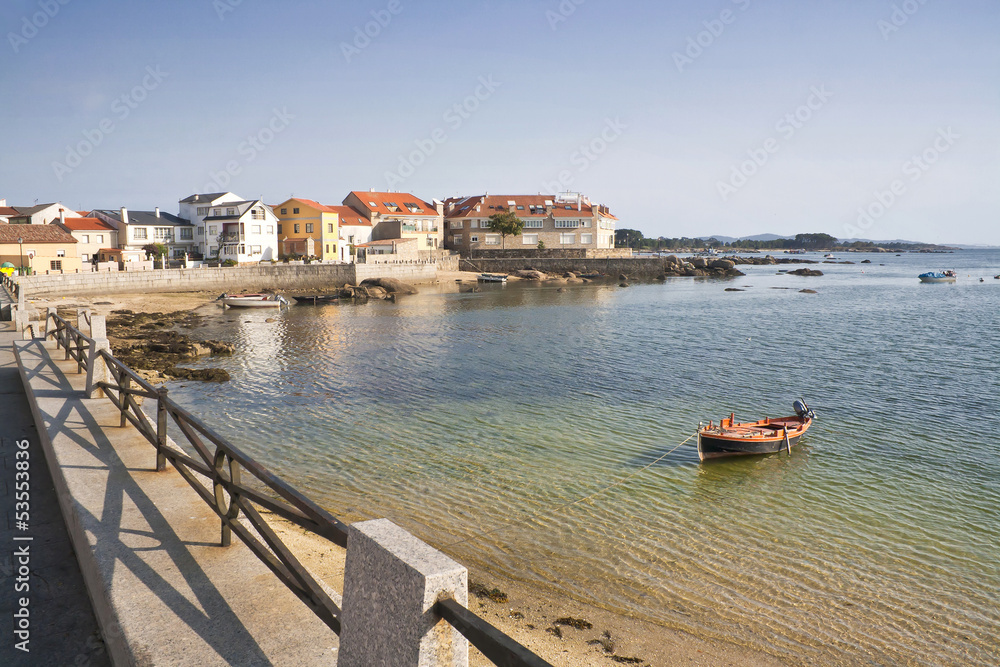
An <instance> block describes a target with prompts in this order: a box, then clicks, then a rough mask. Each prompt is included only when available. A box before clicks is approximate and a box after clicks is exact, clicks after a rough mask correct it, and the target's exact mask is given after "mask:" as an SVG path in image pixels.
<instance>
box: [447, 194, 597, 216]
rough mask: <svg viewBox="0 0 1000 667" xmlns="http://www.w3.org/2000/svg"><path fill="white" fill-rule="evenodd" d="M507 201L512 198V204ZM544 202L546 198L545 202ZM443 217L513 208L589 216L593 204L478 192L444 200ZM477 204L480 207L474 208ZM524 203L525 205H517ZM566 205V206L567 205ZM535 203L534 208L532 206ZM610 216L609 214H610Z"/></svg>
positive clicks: (533, 213)
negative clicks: (578, 205) (452, 207)
mask: <svg viewBox="0 0 1000 667" xmlns="http://www.w3.org/2000/svg"><path fill="white" fill-rule="evenodd" d="M509 202H514V204H513V205H511V204H509ZM546 202H549V203H548V204H546ZM449 203H454V204H455V206H456V208H454V209H452V211H451V212H448V208H447V204H449ZM445 204H446V206H445V218H449V219H450V218H483V217H489V216H491V215H493V214H494V213H502V212H504V211H507V210H508V209H509V210H512V211H513V212H514V213H515V214H516V215H517V217H519V218H522V219H523V218H532V217H546V216H548V215H549V214H550V213H551V214H552V216H553V217H556V218H575V217H581V216H585V217H592V216H593V215H594V205H593V204H588V203H587V202H586V201H581V203H580V209H579V210H577V205H576V204H575V203H565V202H559V203H556V196H555V195H480V196H474V197H455V198H452V199H449V200H447V201H446V202H445ZM476 206H479V210H478V211H477V210H476ZM518 206H523V207H524V208H520V209H519V208H518ZM567 206H568V207H569V208H568V209H567V208H566V207H567ZM532 207H534V210H532ZM609 217H611V216H610V215H609Z"/></svg>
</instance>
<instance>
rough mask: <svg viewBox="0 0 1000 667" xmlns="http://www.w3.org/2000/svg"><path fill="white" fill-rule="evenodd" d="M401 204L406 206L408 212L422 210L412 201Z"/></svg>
mask: <svg viewBox="0 0 1000 667" xmlns="http://www.w3.org/2000/svg"><path fill="white" fill-rule="evenodd" d="M403 206H405V207H406V208H408V209H409V210H410V213H420V211H422V210H423V209H421V208H420V207H419V206H417V205H416V204H414V203H413V202H406V203H405V204H403Z"/></svg>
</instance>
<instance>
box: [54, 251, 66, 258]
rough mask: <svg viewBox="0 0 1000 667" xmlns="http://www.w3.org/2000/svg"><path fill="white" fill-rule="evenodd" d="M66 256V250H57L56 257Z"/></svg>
mask: <svg viewBox="0 0 1000 667" xmlns="http://www.w3.org/2000/svg"><path fill="white" fill-rule="evenodd" d="M65 256H66V251H65V250H56V257H65Z"/></svg>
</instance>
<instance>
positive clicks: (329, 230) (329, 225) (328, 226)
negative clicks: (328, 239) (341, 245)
mask: <svg viewBox="0 0 1000 667" xmlns="http://www.w3.org/2000/svg"><path fill="white" fill-rule="evenodd" d="M326 233H327V234H333V223H332V222H328V223H326ZM327 252H329V250H328V251H327Z"/></svg>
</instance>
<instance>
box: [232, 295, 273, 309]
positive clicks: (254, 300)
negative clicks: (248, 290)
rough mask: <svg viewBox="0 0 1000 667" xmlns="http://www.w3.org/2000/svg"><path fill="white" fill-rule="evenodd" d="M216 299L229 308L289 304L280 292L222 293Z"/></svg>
mask: <svg viewBox="0 0 1000 667" xmlns="http://www.w3.org/2000/svg"><path fill="white" fill-rule="evenodd" d="M216 301H221V302H222V305H223V306H229V307H230V308H280V307H282V306H287V305H289V301H288V299H286V298H285V297H283V296H281V295H280V294H222V295H220V296H219V298H218V299H216Z"/></svg>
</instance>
